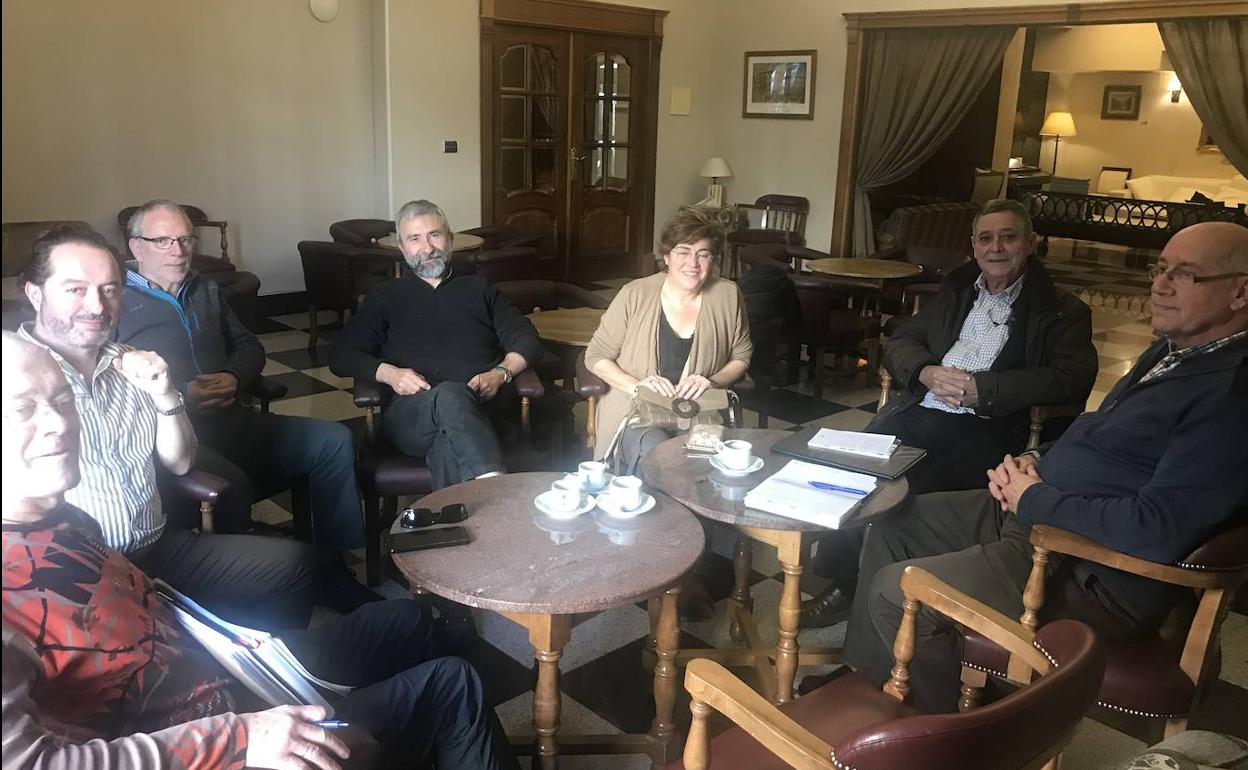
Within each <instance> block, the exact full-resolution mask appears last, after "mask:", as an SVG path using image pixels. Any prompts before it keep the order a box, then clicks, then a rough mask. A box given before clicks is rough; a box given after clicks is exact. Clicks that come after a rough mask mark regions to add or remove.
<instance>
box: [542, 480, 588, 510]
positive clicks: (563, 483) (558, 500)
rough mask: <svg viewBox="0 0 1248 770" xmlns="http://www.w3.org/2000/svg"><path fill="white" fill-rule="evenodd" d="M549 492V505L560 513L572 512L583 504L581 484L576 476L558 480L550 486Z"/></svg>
mask: <svg viewBox="0 0 1248 770" xmlns="http://www.w3.org/2000/svg"><path fill="white" fill-rule="evenodd" d="M550 492H551V495H550V501H551V505H552V506H554V507H555V508H556V509H557V510H560V511H574V510H576V509H577V508H580V507H581V503H583V502H584V497H583V496H582V494H581V482H580V480H579V479H578V478H577V477H576V476H568V477H565V478H562V479H559V480H558V481H556V482H555V483H554V484H551V485H550Z"/></svg>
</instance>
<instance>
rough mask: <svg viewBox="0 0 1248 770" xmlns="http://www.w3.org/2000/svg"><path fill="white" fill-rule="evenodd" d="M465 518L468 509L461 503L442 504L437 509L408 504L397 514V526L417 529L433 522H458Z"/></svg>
mask: <svg viewBox="0 0 1248 770" xmlns="http://www.w3.org/2000/svg"><path fill="white" fill-rule="evenodd" d="M467 518H468V509H467V508H465V507H464V504H463V503H451V504H450V505H444V506H442V509H441V510H438V511H434V510H431V509H429V508H416V507H414V506H411V505H409V506H407V507H406V508H404V509H403V513H401V514H399V526H400V527H402V528H403V529H417V528H419V527H430V526H433V525H434V524H458V523H460V522H461V521H463V520H465V519H467Z"/></svg>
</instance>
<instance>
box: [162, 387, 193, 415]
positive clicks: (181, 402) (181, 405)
mask: <svg viewBox="0 0 1248 770" xmlns="http://www.w3.org/2000/svg"><path fill="white" fill-rule="evenodd" d="M156 411H157V412H159V413H160V414H161V415H162V416H164V417H172V416H174V415H175V414H182V413H183V412H185V411H186V399H184V398H183V397H182V394H181V393H180V392H179V393H178V405H177V406H175V407H173V408H172V409H169V410H164V409H161V408H160V407H156Z"/></svg>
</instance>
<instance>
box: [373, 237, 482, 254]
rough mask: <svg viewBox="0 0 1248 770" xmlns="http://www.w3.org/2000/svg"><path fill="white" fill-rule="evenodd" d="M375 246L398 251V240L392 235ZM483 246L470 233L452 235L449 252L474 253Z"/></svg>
mask: <svg viewBox="0 0 1248 770" xmlns="http://www.w3.org/2000/svg"><path fill="white" fill-rule="evenodd" d="M377 245H378V246H381V247H383V248H387V249H398V248H399V240H398V238H397V237H396V236H395V234H394V233H390V234H389V235H387V236H386V237H384V238H378V239H377ZM484 245H485V239H484V238H482V237H481V236H479V235H473V234H472V233H452V234H451V251H475V250H477V249H479V248H481V247H482V246H484Z"/></svg>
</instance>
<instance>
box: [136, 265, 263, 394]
mask: <svg viewBox="0 0 1248 770" xmlns="http://www.w3.org/2000/svg"><path fill="white" fill-rule="evenodd" d="M122 306H123V312H122V314H121V321H120V322H119V323H118V324H117V341H118V342H122V343H125V344H127V345H133V346H134V347H136V348H139V349H140V350H151V351H154V352H156V353H158V354H160V356H161V357H162V358H164V359H165V361H166V362H167V363H168V364H169V373H170V376H172V377H173V381H174V382H175V383H176V384H177V386H178V389H179V390H181V391H182V392H183V393H186V384H187V382H189V381H190V380H193V379H194V378H195V377H197V376H198V375H201V374H212V373H214V372H229V373H231V374H233V375H234V376H235V377H237V378H238V390H239V392H240V393H246V392H248V391H249V390H250V389H251V386H252V385H253V384H254V383H255V381H256V378H257V377H259V376H260V370H261V369H263V368H264V346H263V345H261V344H260V340H259V339H257V338H256V335H255V334H253V333H252V332H251V330H250V329H248V328H247V327H246V326H244V325H243V323H242V321H240V320H238V316H237V315H235V314H234V311H233V310H232V309H231V308H230V306H229V304H228V303H226V301H225V299H224V298H223V297H222V296H221V289H220V287H218V286H217V284H216V283H215V282H213V281H211V280H209V279H207V278H205V277H203V276H202V275H200V274H199V273H196V272H194V271H192V272H191V273H190V274H189V275H187V277H186V280H185V281H184V282H183V283H182V287H181V289H179V290H178V295H177V296H176V297H175V296H174V295H172V294H170V293H168V292H167V291H164V290H162V289H158V288H156V287H154V286H152V285H150V284H149V283H148V281H147V279H146V278H144V277H143V276H141V275H139V274H138V273H136V272H135V271H133V270H129V271H127V272H126V288H125V290H124V291H123V292H122Z"/></svg>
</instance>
